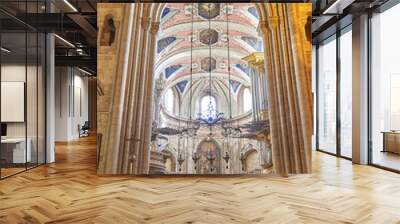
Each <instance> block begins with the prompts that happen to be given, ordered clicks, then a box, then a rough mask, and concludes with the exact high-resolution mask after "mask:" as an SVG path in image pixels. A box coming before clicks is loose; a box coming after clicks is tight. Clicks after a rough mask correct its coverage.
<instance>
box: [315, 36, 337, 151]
mask: <svg viewBox="0 0 400 224" xmlns="http://www.w3.org/2000/svg"><path fill="white" fill-rule="evenodd" d="M318 121H319V122H318V148H319V149H320V150H323V151H327V152H330V153H336V38H335V37H332V40H331V41H327V42H326V43H323V44H321V45H320V46H319V48H318Z"/></svg>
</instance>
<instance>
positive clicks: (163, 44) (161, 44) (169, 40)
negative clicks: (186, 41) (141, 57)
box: [157, 37, 176, 53]
mask: <svg viewBox="0 0 400 224" xmlns="http://www.w3.org/2000/svg"><path fill="white" fill-rule="evenodd" d="M175 40H176V37H165V38H163V39H161V40H159V41H158V42H157V53H160V52H161V51H163V50H164V49H165V48H166V47H168V45H170V44H172V43H173V42H174V41H175Z"/></svg>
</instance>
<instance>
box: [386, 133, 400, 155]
mask: <svg viewBox="0 0 400 224" xmlns="http://www.w3.org/2000/svg"><path fill="white" fill-rule="evenodd" d="M382 133H383V152H393V153H397V154H400V132H382Z"/></svg>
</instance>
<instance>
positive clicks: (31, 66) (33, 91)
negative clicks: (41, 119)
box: [26, 32, 39, 168]
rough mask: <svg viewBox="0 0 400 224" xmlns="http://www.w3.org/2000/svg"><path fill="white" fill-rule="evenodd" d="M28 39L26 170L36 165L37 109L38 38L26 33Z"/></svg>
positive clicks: (35, 35)
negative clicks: (27, 157)
mask: <svg viewBox="0 0 400 224" xmlns="http://www.w3.org/2000/svg"><path fill="white" fill-rule="evenodd" d="M27 38H28V41H27V43H28V51H27V52H28V57H27V58H28V63H27V76H26V78H27V82H26V91H27V93H26V106H27V107H26V115H27V123H26V124H27V143H28V145H27V149H28V151H29V150H30V152H31V153H28V156H30V158H29V159H28V163H27V166H28V168H30V167H34V166H36V165H37V157H38V154H37V150H38V144H37V132H38V130H37V127H38V124H37V122H38V119H37V117H38V107H37V103H38V102H37V98H38V88H37V81H38V72H39V71H38V67H37V64H38V60H39V58H38V57H37V54H38V49H37V45H38V36H37V33H36V32H29V33H27Z"/></svg>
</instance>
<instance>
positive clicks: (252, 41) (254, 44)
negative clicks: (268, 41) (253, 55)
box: [241, 36, 262, 51]
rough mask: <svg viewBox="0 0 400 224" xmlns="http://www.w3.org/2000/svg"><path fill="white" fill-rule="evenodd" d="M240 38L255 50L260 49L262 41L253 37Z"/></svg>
mask: <svg viewBox="0 0 400 224" xmlns="http://www.w3.org/2000/svg"><path fill="white" fill-rule="evenodd" d="M241 39H242V40H243V41H244V42H246V43H247V44H248V45H250V46H251V47H252V48H254V49H255V50H256V51H262V42H261V41H260V40H258V39H257V38H255V37H247V36H244V37H241Z"/></svg>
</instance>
